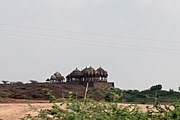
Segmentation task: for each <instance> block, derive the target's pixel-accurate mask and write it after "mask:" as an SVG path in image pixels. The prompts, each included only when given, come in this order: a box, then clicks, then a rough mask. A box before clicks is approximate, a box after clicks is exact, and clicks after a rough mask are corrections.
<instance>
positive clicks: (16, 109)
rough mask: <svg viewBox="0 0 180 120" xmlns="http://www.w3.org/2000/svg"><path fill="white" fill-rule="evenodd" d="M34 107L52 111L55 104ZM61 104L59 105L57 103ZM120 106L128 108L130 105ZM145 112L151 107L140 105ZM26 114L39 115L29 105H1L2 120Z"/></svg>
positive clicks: (0, 119)
mask: <svg viewBox="0 0 180 120" xmlns="http://www.w3.org/2000/svg"><path fill="white" fill-rule="evenodd" d="M30 104H31V105H32V106H34V107H36V108H37V109H38V110H40V109H50V108H51V106H52V105H53V103H30ZM57 104H59V103H57ZM118 105H122V106H126V105H128V104H121V103H119V104H118ZM138 106H140V107H141V108H142V110H143V111H145V110H146V107H147V106H149V107H151V105H140V104H139V105H138ZM26 114H31V115H37V112H35V111H33V110H32V109H31V107H30V105H29V104H28V103H1V104H0V120H18V118H22V117H24V116H25V115H26Z"/></svg>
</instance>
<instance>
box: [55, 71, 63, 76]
mask: <svg viewBox="0 0 180 120" xmlns="http://www.w3.org/2000/svg"><path fill="white" fill-rule="evenodd" d="M54 75H55V76H56V77H62V75H61V73H59V72H58V71H57V72H56V73H54Z"/></svg>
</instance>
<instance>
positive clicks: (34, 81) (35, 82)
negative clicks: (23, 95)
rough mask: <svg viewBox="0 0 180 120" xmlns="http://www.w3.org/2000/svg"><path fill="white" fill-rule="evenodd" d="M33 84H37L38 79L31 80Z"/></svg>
mask: <svg viewBox="0 0 180 120" xmlns="http://www.w3.org/2000/svg"><path fill="white" fill-rule="evenodd" d="M29 81H30V82H31V83H32V84H37V83H38V81H36V80H29Z"/></svg>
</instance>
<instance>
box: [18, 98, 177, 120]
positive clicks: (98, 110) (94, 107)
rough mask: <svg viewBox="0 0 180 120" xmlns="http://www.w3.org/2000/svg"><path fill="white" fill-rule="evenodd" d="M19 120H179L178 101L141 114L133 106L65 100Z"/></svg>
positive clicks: (136, 107)
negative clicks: (35, 114)
mask: <svg viewBox="0 0 180 120" xmlns="http://www.w3.org/2000/svg"><path fill="white" fill-rule="evenodd" d="M21 120H180V101H178V102H176V103H173V104H171V105H168V106H165V107H161V106H160V105H156V106H154V107H153V108H147V111H146V112H142V111H141V110H140V108H139V107H138V106H134V105H130V106H126V107H125V106H118V105H117V104H116V103H107V102H96V101H92V100H88V101H85V102H84V101H72V100H71V101H68V100H67V101H62V103H61V104H60V103H58V104H54V105H53V106H52V108H51V109H50V110H40V111H39V114H38V115H37V116H32V115H26V116H25V117H24V118H22V119H21Z"/></svg>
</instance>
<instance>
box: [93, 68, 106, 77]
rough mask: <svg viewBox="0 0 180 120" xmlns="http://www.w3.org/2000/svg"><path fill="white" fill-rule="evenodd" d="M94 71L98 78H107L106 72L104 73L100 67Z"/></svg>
mask: <svg viewBox="0 0 180 120" xmlns="http://www.w3.org/2000/svg"><path fill="white" fill-rule="evenodd" d="M96 71H97V75H98V76H104V77H107V76H108V74H107V71H105V70H104V69H103V68H102V67H99V68H98V69H97V70H96Z"/></svg>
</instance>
